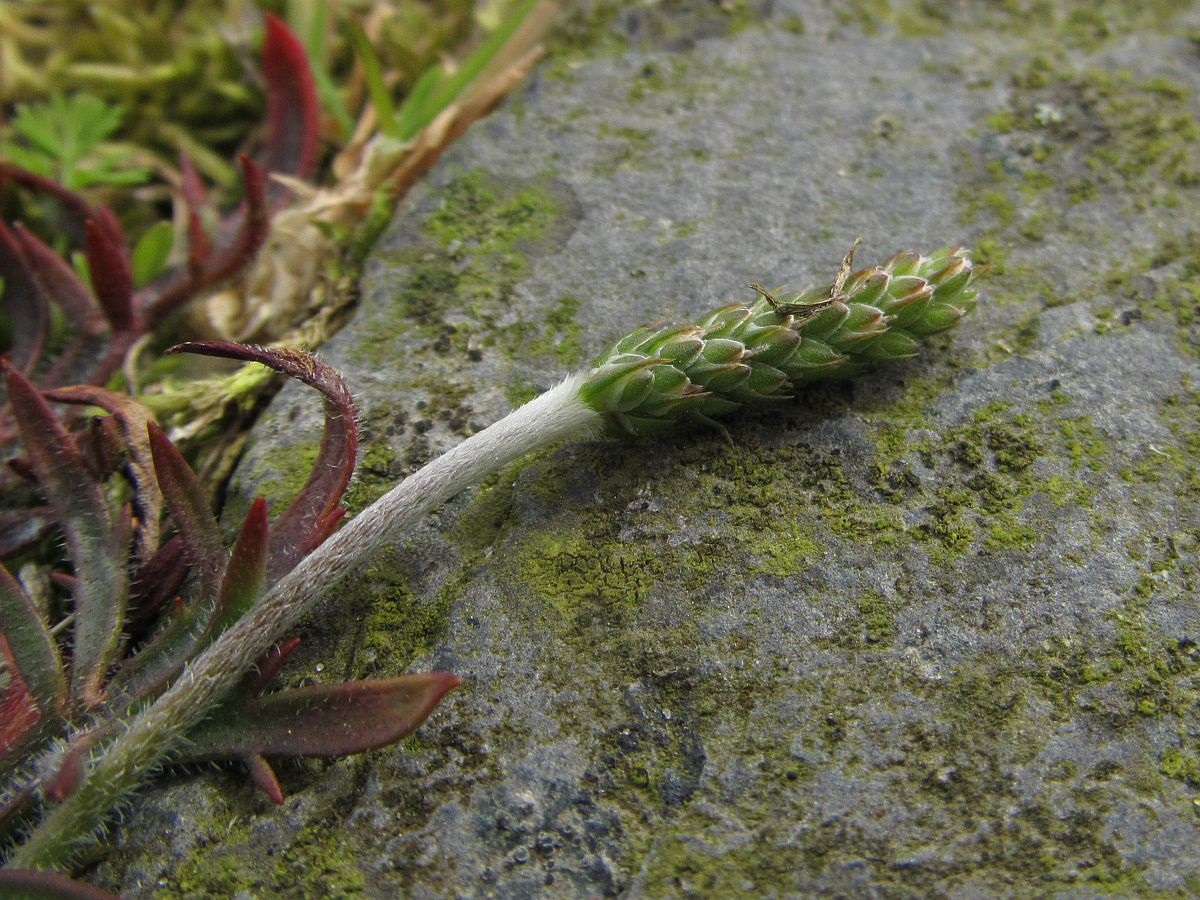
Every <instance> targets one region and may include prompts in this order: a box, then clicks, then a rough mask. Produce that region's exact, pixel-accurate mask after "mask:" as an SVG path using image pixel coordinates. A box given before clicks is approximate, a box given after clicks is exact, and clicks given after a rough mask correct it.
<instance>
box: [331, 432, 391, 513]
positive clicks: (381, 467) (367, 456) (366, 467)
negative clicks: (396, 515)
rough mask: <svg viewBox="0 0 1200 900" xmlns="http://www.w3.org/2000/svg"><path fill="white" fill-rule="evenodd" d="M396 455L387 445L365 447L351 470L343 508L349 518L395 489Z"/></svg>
mask: <svg viewBox="0 0 1200 900" xmlns="http://www.w3.org/2000/svg"><path fill="white" fill-rule="evenodd" d="M396 459H397V453H396V451H395V450H394V449H392V446H391V444H389V443H388V442H387V441H375V442H372V443H370V444H367V445H366V446H365V447H364V449H363V451H362V453H361V454H360V456H359V460H358V465H357V466H356V467H355V469H354V478H353V479H352V480H351V482H350V485H349V487H347V488H346V495H345V499H344V501H343V505H344V506H345V507H346V509H347V510H348V511H349V513H350V514H351V515H355V514H357V513H360V512H362V511H363V510H364V509H366V508H367V507H368V506H370V505H371V504H372V503H374V502H375V501H376V500H378V499H379V498H380V497H382V496H383V495H384V494H386V493H387V492H388V491H390V490H391V489H392V488H393V487H395V485H396V480H397V473H396V472H395V470H394V468H393V467H394V465H395V462H396Z"/></svg>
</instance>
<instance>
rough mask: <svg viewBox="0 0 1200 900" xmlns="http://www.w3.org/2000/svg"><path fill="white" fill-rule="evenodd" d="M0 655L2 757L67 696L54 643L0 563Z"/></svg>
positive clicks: (53, 713) (59, 710)
mask: <svg viewBox="0 0 1200 900" xmlns="http://www.w3.org/2000/svg"><path fill="white" fill-rule="evenodd" d="M0 657H3V659H4V661H5V662H6V663H7V665H8V673H9V683H8V686H7V687H6V688H5V689H4V691H3V698H2V699H0V710H3V715H0V756H3V755H4V754H5V753H6V752H7V750H8V749H9V748H11V747H12V746H13V745H14V743H15V742H16V739H17V738H19V737H20V736H21V735H24V734H26V733H27V732H28V731H29V730H30V729H31V728H32V727H33V726H34V725H35V724H36V723H37V722H38V721H39V720H46V721H49V720H50V719H52V718H57V717H58V716H59V715H61V714H62V711H63V707H64V705H65V703H66V697H67V682H66V676H65V675H64V673H63V665H62V660H61V659H60V658H59V655H58V645H56V644H55V643H54V638H53V637H52V636H51V634H50V630H49V629H48V628H47V627H46V623H45V622H44V621H43V620H42V617H41V615H40V614H39V613H38V611H37V608H36V607H35V606H34V603H33V600H31V599H30V597H29V595H28V594H27V593H26V592H25V589H24V588H23V587H22V586H21V584H20V582H18V581H17V580H16V579H15V578H13V576H12V575H11V574H10V573H9V571H8V569H6V568H5V567H4V566H0Z"/></svg>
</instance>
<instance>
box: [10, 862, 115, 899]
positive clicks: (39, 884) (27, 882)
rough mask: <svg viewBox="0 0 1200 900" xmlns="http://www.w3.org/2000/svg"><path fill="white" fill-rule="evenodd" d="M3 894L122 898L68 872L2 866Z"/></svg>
mask: <svg viewBox="0 0 1200 900" xmlns="http://www.w3.org/2000/svg"><path fill="white" fill-rule="evenodd" d="M0 894H3V895H4V896H5V897H21V898H23V900H121V898H120V897H118V896H117V895H116V894H110V893H109V892H108V891H102V890H100V888H98V887H95V886H94V885H90V884H86V883H84V882H82V881H76V880H75V879H74V878H68V877H67V876H66V875H59V874H58V873H57V872H42V871H35V870H32V869H0Z"/></svg>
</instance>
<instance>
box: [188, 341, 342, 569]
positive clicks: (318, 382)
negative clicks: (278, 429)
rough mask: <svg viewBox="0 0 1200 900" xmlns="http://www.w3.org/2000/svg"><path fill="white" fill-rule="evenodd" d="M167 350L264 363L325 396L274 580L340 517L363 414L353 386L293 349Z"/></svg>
mask: <svg viewBox="0 0 1200 900" xmlns="http://www.w3.org/2000/svg"><path fill="white" fill-rule="evenodd" d="M167 352H168V353H178V352H187V353H201V354H204V355H207V356H222V357H226V358H229V359H240V360H247V361H251V362H257V363H262V364H263V365H265V366H270V367H271V368H272V369H274V370H275V371H277V372H282V373H283V374H285V375H289V376H291V377H292V378H296V379H298V380H300V381H302V382H304V383H305V384H307V385H308V386H309V387H312V388H315V389H316V390H318V391H320V392H321V393H322V394H323V395H324V398H325V432H324V434H323V435H322V438H321V451H320V453H319V454H318V456H317V461H316V463H315V464H314V465H313V471H312V474H311V475H310V476H309V479H308V481H307V482H306V483H305V485H304V487H303V488H301V490H300V492H299V493H298V494H297V495H296V497H295V499H294V500H292V502H291V504H290V505H289V506H288V508H287V509H286V510H284V512H283V514H282V515H280V517H279V518H278V520H276V522H275V524H274V525H273V526H272V532H271V557H270V561H269V563H268V570H267V577H268V580H269V581H270V582H272V583H273V582H275V581H277V580H278V579H279V578H281V577H282V576H283V575H285V574H286V573H287V572H289V571H291V569H292V568H294V567H295V565H296V563H298V562H299V561H300V560H301V559H303V558H304V557H305V556H306V555H307V554H308V553H310V552H311V551H312V550H313V549H315V548H316V547H317V546H318V545H320V543H321V542H322V541H324V540H325V538H327V537H328V536H329V535H330V534H331V533H332V531H333V529H334V528H335V527H336V526H337V523H338V522H339V521H340V520H341V517H342V513H341V511H340V510H339V509H338V503H339V502H340V501H341V499H342V495H343V494H344V493H345V491H346V486H347V485H348V484H349V483H350V476H351V475H352V474H353V472H354V462H355V454H356V453H357V452H358V415H357V413H356V411H355V409H354V401H353V398H352V397H351V396H350V390H349V388H347V387H346V383H345V382H344V381H343V380H342V377H341V376H340V375H339V374H338V373H337V372H336V371H334V369H333V368H332V367H330V366H328V365H326V364H325V363H323V362H321V361H320V360H319V359H317V358H316V357H314V356H312V355H310V354H308V353H305V352H303V351H302V350H292V349H284V348H280V349H272V350H268V349H264V348H262V347H252V346H248V345H245V344H233V343H229V342H224V341H195V342H191V343H186V344H179V345H178V346H176V347H172V348H171V349H170V350H168V351H167Z"/></svg>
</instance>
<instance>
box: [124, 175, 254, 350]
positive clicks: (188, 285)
mask: <svg viewBox="0 0 1200 900" xmlns="http://www.w3.org/2000/svg"><path fill="white" fill-rule="evenodd" d="M238 162H239V163H241V166H242V180H243V182H244V183H245V189H246V199H245V201H244V202H243V203H242V207H241V209H239V210H238V212H237V213H236V214H235V215H234V216H233V217H232V219H231V222H233V223H235V225H236V227H237V234H236V235H235V237H234V238H233V240H232V241H230V242H229V243H228V244H226V245H224V246H223V247H221V248H220V249H219V250H216V251H214V252H212V253H211V254H209V255H208V256H207V258H206V261H205V264H204V266H203V267H202V268H201V269H199V270H198V271H185V272H183V273H181V274H180V275H178V276H176V277H175V278H174V279H172V280H171V281H170V282H169V283H168V284H167V286H166V287H165V288H163V289H162V290H161V291H160V292H158V293H156V294H147V295H146V297H145V298H144V299H142V300H140V301H139V305H140V306H141V307H142V321H143V323H144V327H145V328H146V330H153V328H154V326H155V325H156V324H157V323H158V322H160V321H161V320H162V318H163V317H164V316H166V315H168V314H169V313H171V312H173V311H174V310H175V309H177V308H178V307H180V306H182V305H183V304H184V303H186V302H187V301H188V300H190V299H192V298H193V297H195V296H196V294H198V293H199V292H200V291H202V290H206V289H207V288H211V287H213V286H215V285H217V284H218V283H220V282H222V281H224V280H225V279H227V278H232V277H233V276H234V275H236V274H237V273H238V272H240V271H241V270H242V268H243V267H245V266H246V265H247V264H248V263H249V262H250V261H251V260H252V259H254V254H256V253H257V252H258V250H259V248H260V247H262V245H263V243H264V242H265V241H266V239H267V232H268V229H269V225H270V214H269V211H268V209H267V202H266V191H267V176H266V172H265V171H264V170H263V169H261V168H259V167H258V166H256V165H255V164H254V163H253V162H252V161H251V160H250V158H249V157H248V156H246V155H245V154H243V155H242V156H240V157H238Z"/></svg>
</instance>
